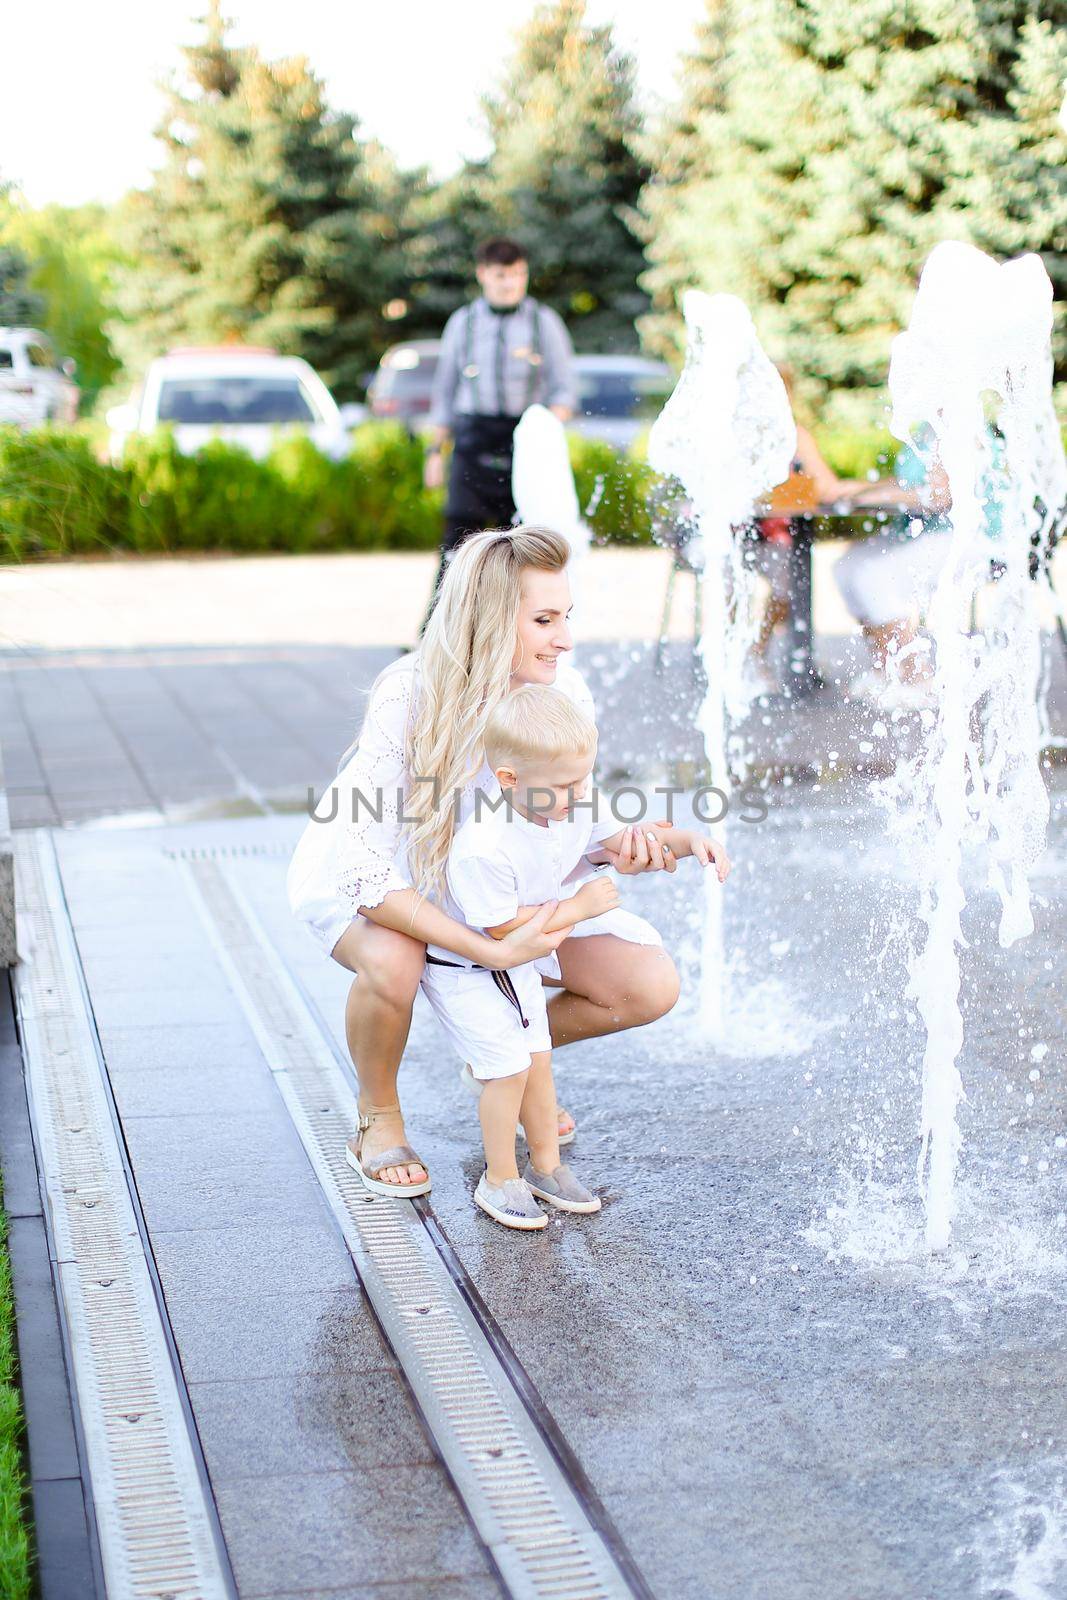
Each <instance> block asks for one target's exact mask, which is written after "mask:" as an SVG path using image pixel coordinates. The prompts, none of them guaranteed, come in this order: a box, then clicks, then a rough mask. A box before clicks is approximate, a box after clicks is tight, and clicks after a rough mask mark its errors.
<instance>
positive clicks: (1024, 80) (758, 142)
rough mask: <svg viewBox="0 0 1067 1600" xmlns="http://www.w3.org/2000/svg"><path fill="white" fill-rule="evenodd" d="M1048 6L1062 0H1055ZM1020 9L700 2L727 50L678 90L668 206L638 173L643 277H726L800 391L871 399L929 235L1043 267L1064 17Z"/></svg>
mask: <svg viewBox="0 0 1067 1600" xmlns="http://www.w3.org/2000/svg"><path fill="white" fill-rule="evenodd" d="M724 3H725V5H726V6H727V7H728V8H729V11H730V15H729V16H728V17H727V19H726V21H725V23H724V19H723V9H724ZM1050 9H1054V10H1056V11H1057V12H1067V0H1052V6H1051V8H1050V6H1049V5H1048V4H1043V5H1042V7H1041V10H1042V13H1047V12H1048V11H1049V10H1050ZM1037 11H1038V8H1037V5H1036V3H1035V0H961V3H959V4H951V5H945V4H944V3H943V0H907V3H906V4H904V5H901V4H900V3H899V0H750V3H746V4H744V5H742V4H741V3H740V0H711V4H710V6H709V23H710V22H714V25H715V26H716V27H718V28H720V29H721V28H723V27H724V26H725V27H726V28H727V31H728V35H729V40H730V48H729V50H728V51H727V52H726V54H725V57H724V58H723V59H722V70H721V73H719V74H718V75H717V76H715V78H714V85H713V86H714V90H715V94H714V95H713V96H709V92H708V86H709V81H710V79H709V72H708V69H707V67H705V70H704V72H703V74H702V76H701V77H700V78H699V80H698V83H697V85H696V89H694V88H692V87H691V88H690V90H689V93H690V95H691V96H692V95H693V94H694V93H697V92H699V91H701V90H702V92H703V94H704V103H703V104H701V103H700V102H699V101H698V102H697V103H696V105H695V108H694V111H693V112H692V114H691V115H690V116H689V122H690V125H691V126H692V127H693V129H694V135H693V138H692V139H691V141H690V148H689V149H688V151H687V154H686V160H685V163H684V165H683V168H682V170H681V172H680V174H679V175H678V176H677V178H676V180H675V181H674V182H673V183H670V182H669V181H668V183H667V186H666V187H667V193H668V194H669V196H670V202H669V204H665V203H664V200H663V186H662V180H660V182H661V187H660V188H659V189H657V186H656V184H655V183H654V184H653V185H651V186H650V187H649V189H648V190H647V191H646V195H645V197H644V201H643V211H644V214H645V216H646V218H647V219H648V222H649V226H650V230H651V235H652V236H651V238H650V243H649V254H650V257H651V259H652V262H653V266H652V269H651V272H650V275H649V282H650V286H651V287H652V288H653V289H654V290H656V289H662V288H664V287H665V288H666V289H667V291H668V292H669V291H670V289H671V288H672V287H673V286H674V285H675V284H683V283H684V282H686V281H688V282H695V283H698V284H700V285H701V286H703V287H705V288H708V289H711V290H729V291H731V292H733V293H736V294H740V295H741V296H742V297H743V298H744V299H746V301H747V302H748V303H749V305H750V307H751V308H752V310H753V313H754V315H755V316H756V319H757V323H758V325H759V326H760V329H761V332H762V333H763V335H764V337H765V339H766V341H767V343H768V345H769V346H770V347H771V349H772V350H773V351H774V352H775V353H776V354H779V355H783V356H786V357H788V358H789V359H790V361H791V362H792V364H793V365H794V366H795V367H796V368H797V369H798V371H799V372H800V373H801V374H802V375H803V376H804V377H806V378H807V380H808V382H807V385H806V386H807V387H808V389H809V392H810V391H813V390H818V389H825V388H827V387H828V388H830V389H832V390H834V391H838V392H840V391H852V395H853V401H854V403H853V404H852V405H851V406H848V404H847V397H846V398H845V399H844V400H842V398H841V397H840V394H839V399H838V409H839V412H842V411H843V412H845V414H848V411H851V412H852V414H853V415H855V414H856V412H857V410H861V411H865V412H866V414H867V415H870V414H871V413H872V412H876V411H877V410H878V409H880V407H881V406H882V404H883V403H884V392H883V386H884V381H885V373H886V366H887V361H888V353H889V342H890V339H891V337H892V335H893V333H894V332H896V331H897V330H898V329H899V328H900V327H901V326H902V325H903V324H904V323H905V322H906V320H907V316H908V313H909V309H910V305H911V300H912V297H913V293H914V287H915V281H916V278H917V275H918V272H919V270H920V268H921V266H922V263H923V261H924V259H925V257H926V256H927V254H928V253H929V251H930V249H931V248H932V246H933V245H934V244H935V243H936V242H937V241H938V240H939V239H942V238H947V237H954V238H964V239H970V240H972V241H973V242H974V243H976V244H979V245H981V246H983V247H984V248H987V249H990V250H992V251H994V252H996V253H1000V254H1014V253H1017V252H1018V251H1020V250H1026V249H1039V250H1043V251H1045V252H1046V259H1047V260H1049V261H1050V265H1051V266H1053V268H1054V270H1056V265H1055V263H1054V262H1053V259H1052V257H1053V253H1054V247H1053V239H1054V237H1055V234H1056V231H1057V229H1058V231H1059V233H1060V236H1061V238H1062V215H1063V212H1062V206H1063V196H1064V187H1063V170H1062V159H1063V139H1062V135H1061V134H1060V133H1059V131H1058V130H1056V128H1055V125H1054V116H1053V114H1052V109H1051V108H1052V103H1053V101H1054V100H1056V95H1055V87H1054V85H1055V79H1056V74H1057V72H1058V74H1059V77H1060V79H1062V77H1063V75H1064V68H1063V54H1062V52H1063V34H1062V30H1060V32H1059V35H1058V38H1057V34H1056V28H1055V27H1054V26H1053V23H1054V22H1055V19H1049V20H1048V21H1047V22H1038V21H1037ZM1061 20H1067V16H1064V17H1063V18H1061ZM713 65H715V66H717V62H713ZM1057 109H1058V101H1057ZM668 148H670V141H669V138H668ZM659 164H660V165H662V159H661V163H659ZM668 177H669V169H668ZM1058 270H1059V271H1060V272H1061V273H1062V270H1063V268H1062V260H1061V261H1060V263H1059V266H1058ZM803 386H804V385H803V383H802V387H803Z"/></svg>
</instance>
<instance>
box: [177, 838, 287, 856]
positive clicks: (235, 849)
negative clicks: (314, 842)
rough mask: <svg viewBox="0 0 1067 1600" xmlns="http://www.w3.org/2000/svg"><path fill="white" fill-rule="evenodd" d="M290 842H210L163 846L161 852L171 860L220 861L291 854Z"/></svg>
mask: <svg viewBox="0 0 1067 1600" xmlns="http://www.w3.org/2000/svg"><path fill="white" fill-rule="evenodd" d="M292 853H293V846H292V844H286V843H285V841H284V840H283V839H277V840H271V841H269V842H265V843H263V844H210V845H181V846H179V847H178V848H177V849H174V848H172V847H171V846H170V845H164V846H163V854H164V855H165V856H167V857H169V858H170V860H171V861H221V860H228V859H232V858H235V857H239V856H291V855H292Z"/></svg>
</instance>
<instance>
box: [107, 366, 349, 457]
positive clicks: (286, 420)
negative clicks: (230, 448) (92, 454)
mask: <svg viewBox="0 0 1067 1600" xmlns="http://www.w3.org/2000/svg"><path fill="white" fill-rule="evenodd" d="M107 422H108V427H109V428H110V429H111V441H110V450H111V457H112V460H114V461H119V460H121V459H122V454H123V451H124V449H125V447H126V441H127V440H128V439H129V437H130V435H131V434H134V433H151V431H152V430H153V428H156V427H158V426H159V425H160V424H161V423H169V424H170V425H171V426H172V427H173V429H174V437H175V439H176V441H177V445H178V449H179V450H181V451H182V452H183V454H186V455H191V454H193V453H194V452H195V451H197V450H199V449H201V448H202V446H203V445H205V444H207V442H208V440H209V439H225V440H226V441H227V442H228V443H230V444H236V445H240V446H241V447H242V448H243V449H245V450H247V451H248V453H249V455H251V456H255V457H256V458H257V459H262V457H263V456H265V455H266V454H267V452H268V450H269V449H270V447H271V444H272V443H273V441H274V439H275V438H276V436H277V433H278V430H279V429H287V428H296V429H299V430H301V431H302V432H305V433H307V435H308V436H309V438H310V439H311V440H312V441H313V442H314V443H315V444H316V445H318V447H319V449H320V450H321V451H323V453H324V454H325V455H329V456H334V457H339V456H342V455H344V454H345V452H346V451H347V449H348V436H347V434H346V432H345V427H344V424H343V422H342V421H341V414H340V412H339V411H338V409H337V405H336V402H335V401H334V398H333V396H332V395H331V394H330V391H329V390H328V389H327V387H326V385H325V384H324V383H323V381H322V379H321V378H320V377H319V376H318V374H317V373H316V372H315V371H314V369H313V368H312V367H309V366H308V364H307V362H306V361H302V360H301V359H300V358H299V357H298V356H280V355H278V353H277V352H276V351H274V350H267V349H264V348H259V347H256V346H253V345H221V346H219V347H217V348H209V349H181V350H171V351H170V352H169V354H167V355H165V356H159V357H158V358H157V359H156V360H155V361H153V362H152V364H151V366H150V367H149V368H148V371H147V373H146V374H145V379H144V383H143V384H142V385H141V387H140V389H139V390H137V391H135V393H134V395H133V397H132V398H131V400H130V401H128V402H127V404H126V405H122V406H115V407H114V408H113V409H112V410H111V411H109V412H108V414H107Z"/></svg>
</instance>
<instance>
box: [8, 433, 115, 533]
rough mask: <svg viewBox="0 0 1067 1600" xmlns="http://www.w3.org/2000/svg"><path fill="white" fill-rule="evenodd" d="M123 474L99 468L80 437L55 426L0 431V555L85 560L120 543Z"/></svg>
mask: <svg viewBox="0 0 1067 1600" xmlns="http://www.w3.org/2000/svg"><path fill="white" fill-rule="evenodd" d="M128 500H129V494H128V489H127V485H126V477H125V474H124V473H123V472H121V471H116V469H115V468H113V467H108V466H104V465H102V464H101V463H100V462H99V461H97V459H96V458H95V456H94V455H93V453H92V449H91V448H90V445H89V442H88V440H87V439H86V438H85V437H84V436H83V435H82V434H80V433H77V432H74V431H72V430H70V429H66V428H59V427H47V428H39V429H37V430H35V431H34V432H32V433H20V432H18V430H17V429H15V428H0V553H2V555H3V557H4V559H6V560H11V561H26V560H30V559H32V558H34V557H39V556H73V555H89V554H93V553H95V552H100V551H104V550H107V549H108V548H109V547H110V546H111V545H113V544H114V543H115V541H116V537H119V538H120V540H121V533H120V532H119V530H121V529H123V528H124V526H125V524H126V520H127V510H126V508H127V505H128Z"/></svg>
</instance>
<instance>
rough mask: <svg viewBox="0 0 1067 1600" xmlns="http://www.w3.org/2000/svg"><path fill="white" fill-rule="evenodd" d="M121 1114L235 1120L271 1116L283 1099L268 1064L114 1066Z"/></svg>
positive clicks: (111, 1069)
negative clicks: (159, 1068) (242, 1115)
mask: <svg viewBox="0 0 1067 1600" xmlns="http://www.w3.org/2000/svg"><path fill="white" fill-rule="evenodd" d="M108 1077H109V1078H110V1080H111V1088H112V1092H113V1093H114V1096H115V1103H116V1104H117V1106H118V1108H119V1113H120V1115H121V1116H122V1118H123V1121H124V1122H125V1121H126V1120H127V1119H128V1118H130V1117H168V1118H170V1117H181V1116H201V1117H208V1116H235V1115H237V1114H238V1113H239V1112H242V1111H247V1112H253V1113H254V1112H259V1111H270V1110H272V1109H273V1107H274V1105H275V1103H276V1102H277V1100H278V1098H279V1095H278V1089H277V1086H276V1085H275V1083H274V1081H273V1078H272V1076H271V1073H270V1069H269V1068H268V1066H267V1065H266V1063H265V1062H264V1061H262V1060H260V1061H259V1062H258V1063H252V1064H250V1065H241V1064H235V1063H234V1062H232V1061H217V1062H214V1063H211V1062H204V1063H196V1064H194V1065H190V1066H184V1067H178V1066H172V1067H170V1068H168V1069H167V1071H166V1072H152V1071H145V1069H144V1068H143V1067H134V1068H132V1069H131V1068H123V1067H116V1066H113V1065H111V1066H109V1068H108Z"/></svg>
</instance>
